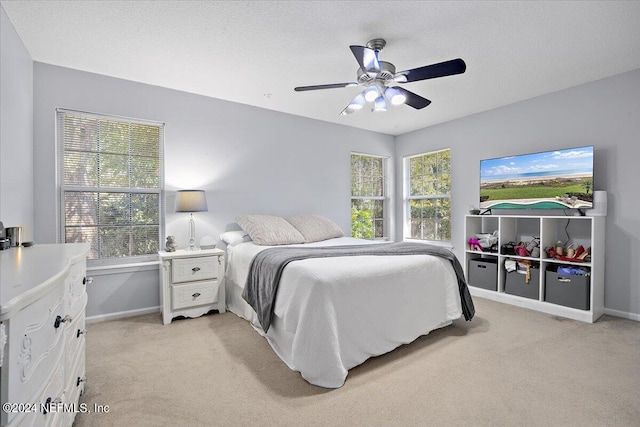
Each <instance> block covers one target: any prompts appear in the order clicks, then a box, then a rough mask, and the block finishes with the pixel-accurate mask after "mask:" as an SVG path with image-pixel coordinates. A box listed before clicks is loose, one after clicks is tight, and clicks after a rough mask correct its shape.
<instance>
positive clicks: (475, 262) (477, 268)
mask: <svg viewBox="0 0 640 427" xmlns="http://www.w3.org/2000/svg"><path fill="white" fill-rule="evenodd" d="M467 279H468V281H469V285H470V286H475V287H476V288H484V289H489V290H491V291H497V290H498V259H497V258H476V259H470V260H469V277H468V278H467Z"/></svg>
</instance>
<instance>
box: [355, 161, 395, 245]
mask: <svg viewBox="0 0 640 427" xmlns="http://www.w3.org/2000/svg"><path fill="white" fill-rule="evenodd" d="M386 160H387V159H386V158H384V157H380V156H370V155H367V154H356V153H352V154H351V235H352V236H353V237H357V238H361V239H375V238H382V237H385V232H386V221H385V212H386V201H385V200H386V192H387V191H386V184H387V167H386Z"/></svg>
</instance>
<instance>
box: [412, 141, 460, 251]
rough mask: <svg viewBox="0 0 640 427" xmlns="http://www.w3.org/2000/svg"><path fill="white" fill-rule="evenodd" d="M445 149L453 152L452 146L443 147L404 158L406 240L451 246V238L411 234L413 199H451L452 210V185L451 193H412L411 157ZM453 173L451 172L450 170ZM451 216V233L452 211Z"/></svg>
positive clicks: (435, 152) (451, 224)
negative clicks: (436, 238)
mask: <svg viewBox="0 0 640 427" xmlns="http://www.w3.org/2000/svg"><path fill="white" fill-rule="evenodd" d="M444 151H449V154H451V149H450V148H442V149H439V150H434V151H427V152H424V153H418V154H412V155H410V156H405V157H404V158H403V161H402V167H403V178H404V179H403V187H404V195H403V196H404V197H403V203H402V204H403V218H404V221H403V232H402V234H403V240H404V241H412V242H425V243H431V244H436V245H441V246H447V247H451V245H452V244H451V240H432V239H417V238H414V237H412V236H411V201H412V200H427V199H432V200H437V199H449V206H450V209H451V210H452V206H451V187H449V194H435V195H434V194H431V195H418V196H412V195H411V159H413V158H415V157H422V156H427V155H432V154H437V153H441V152H444ZM449 158H450V159H451V156H449ZM449 169H450V170H451V160H449ZM450 173H451V172H450ZM449 216H450V218H451V223H450V227H451V234H453V216H452V212H449Z"/></svg>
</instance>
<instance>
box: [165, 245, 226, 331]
mask: <svg viewBox="0 0 640 427" xmlns="http://www.w3.org/2000/svg"><path fill="white" fill-rule="evenodd" d="M158 255H159V256H160V305H161V306H162V322H163V323H164V324H165V325H166V324H168V323H171V320H172V319H173V318H174V317H177V316H185V317H198V316H202V315H203V314H206V313H208V312H209V311H211V310H218V312H220V313H224V312H225V293H224V286H223V285H221V283H222V278H223V277H224V251H223V250H220V249H206V250H199V251H192V250H177V251H175V252H164V251H161V252H158Z"/></svg>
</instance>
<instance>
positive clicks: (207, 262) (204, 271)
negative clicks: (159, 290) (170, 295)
mask: <svg viewBox="0 0 640 427" xmlns="http://www.w3.org/2000/svg"><path fill="white" fill-rule="evenodd" d="M217 278H218V257H217V256H204V257H194V258H186V259H174V260H173V261H171V281H172V282H173V283H182V282H195V281H196V280H207V279H217Z"/></svg>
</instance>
